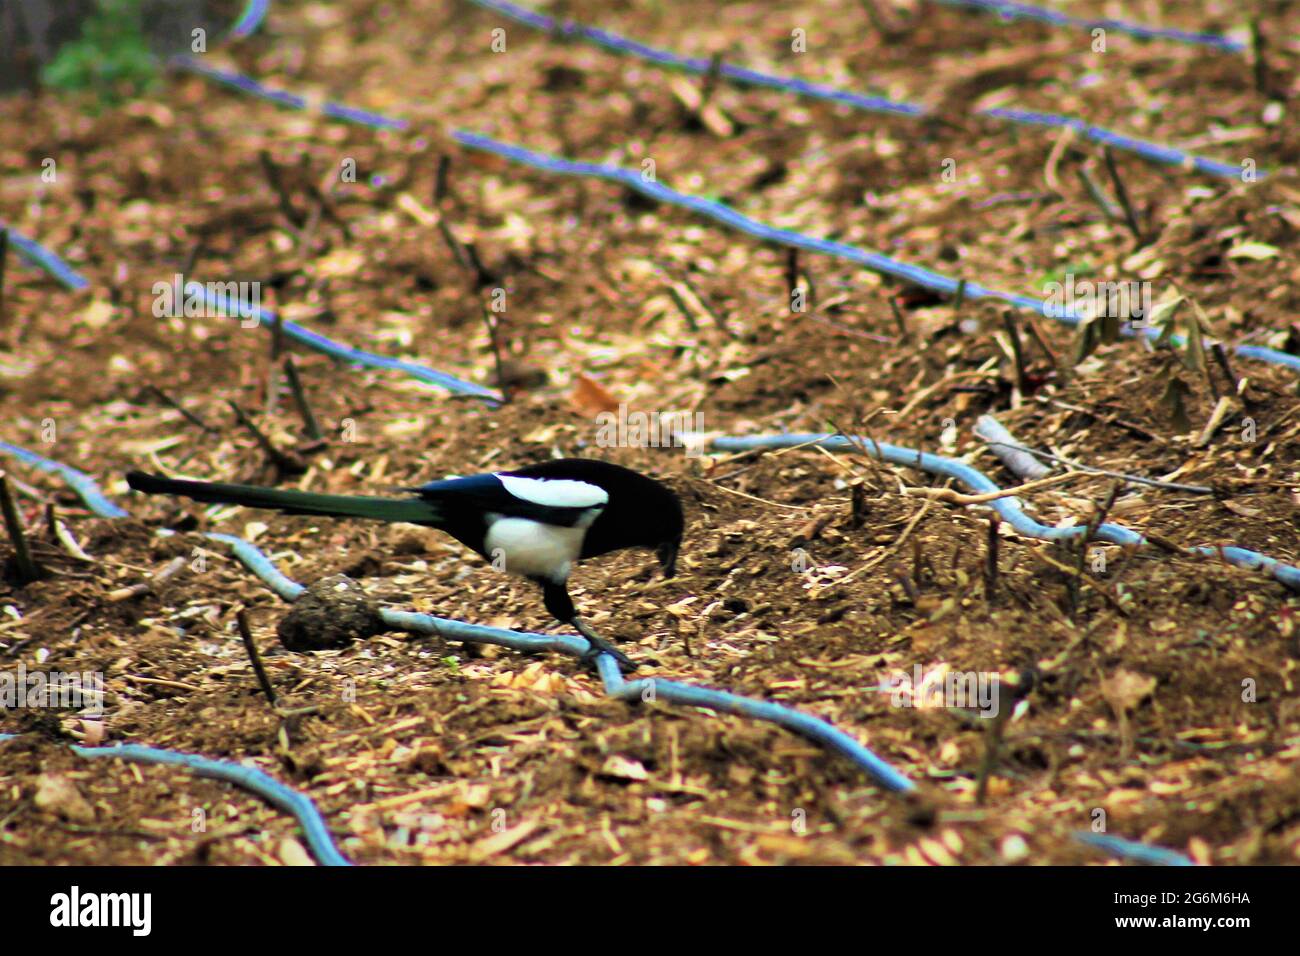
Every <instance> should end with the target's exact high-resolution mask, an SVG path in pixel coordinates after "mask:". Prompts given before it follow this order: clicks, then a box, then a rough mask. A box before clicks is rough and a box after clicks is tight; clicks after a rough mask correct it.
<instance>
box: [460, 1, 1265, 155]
mask: <svg viewBox="0 0 1300 956" xmlns="http://www.w3.org/2000/svg"><path fill="white" fill-rule="evenodd" d="M469 2H470V3H473V4H474V5H475V6H479V7H482V8H484V9H485V10H491V11H492V12H494V13H499V14H501V15H502V16H505V17H509V18H510V19H512V20H514V21H516V22H517V23H522V24H525V25H526V26H530V27H535V28H536V29H538V30H544V31H546V32H547V33H550V34H552V35H558V36H561V37H564V38H566V39H579V40H584V41H586V42H588V43H591V44H594V45H595V46H598V47H601V48H602V49H605V50H609V51H611V52H613V53H619V54H625V55H628V56H634V57H638V58H639V59H642V60H645V61H647V62H650V63H654V64H655V65H656V66H661V67H664V68H665V69H675V70H682V71H684V72H686V73H695V74H700V75H704V74H711V73H712V72H713V70H714V65H713V61H712V60H709V59H707V58H702V57H689V56H683V55H682V54H680V53H674V52H673V51H672V50H664V49H661V48H658V47H652V46H647V45H646V44H644V43H639V42H638V41H636V40H632V39H629V38H627V37H624V36H620V35H619V34H617V33H611V32H610V31H608V30H602V29H600V28H599V27H589V26H586V25H584V24H581V23H575V22H573V21H572V20H563V21H561V20H557V19H555V18H553V17H548V16H545V15H543V14H540V13H537V12H535V11H533V10H529V9H527V8H526V7H521V6H519V5H518V4H514V3H510V2H509V0H469ZM717 75H718V76H721V77H723V78H724V79H728V80H734V81H735V82H737V83H742V84H745V85H748V86H757V87H762V88H764V89H771V90H779V91H780V92H782V93H793V94H795V95H797V96H807V97H809V98H811V99H817V100H824V101H826V102H828V103H843V104H845V105H847V106H851V107H853V108H855V109H859V110H865V111H866V112H869V113H892V114H896V115H900V116H912V117H924V116H929V115H932V114H931V112H930V110H928V109H926V107H925V106H923V105H921V104H919V103H906V102H902V101H899V100H891V99H887V98H885V97H882V96H868V95H866V94H863V93H855V92H853V91H852V90H844V89H840V88H839V87H834V86H827V85H825V84H822V83H810V82H808V81H807V80H801V79H799V78H798V77H792V76H780V75H778V74H773V73H762V72H759V71H758V70H751V69H749V68H748V67H743V66H736V65H734V64H731V63H719V64H718V66H717ZM976 115H979V116H988V117H991V118H993V119H998V120H1003V121H1004V122H1008V123H1017V124H1020V125H1022V126H1050V127H1058V128H1061V127H1068V128H1069V129H1072V130H1074V131H1075V133H1076V134H1078V135H1079V136H1081V137H1083V138H1085V139H1089V140H1092V141H1093V142H1095V143H1101V144H1102V145H1105V146H1113V147H1115V148H1116V149H1122V150H1126V151H1128V152H1131V153H1135V154H1136V155H1138V156H1141V157H1142V158H1143V159H1148V160H1151V161H1153V162H1157V163H1168V164H1170V165H1174V166H1181V167H1184V168H1189V169H1195V170H1198V171H1200V172H1203V173H1206V174H1208V175H1211V176H1222V177H1225V178H1228V179H1238V180H1240V179H1241V166H1239V165H1236V164H1233V163H1223V162H1219V161H1218V160H1214V159H1207V158H1205V157H1203V156H1196V155H1193V154H1192V153H1188V152H1185V151H1183V150H1180V149H1175V148H1174V147H1172V146H1164V145H1161V144H1160V143H1152V142H1149V141H1148V140H1144V139H1138V138H1137V137H1135V136H1129V135H1127V134H1125V133H1119V132H1116V131H1114V130H1110V129H1106V128H1105V127H1104V126H1094V125H1092V124H1091V123H1087V122H1085V121H1084V120H1081V119H1077V118H1075V117H1071V116H1063V115H1061V114H1059V113H1040V112H1035V111H1031V110H1019V109H1003V108H995V109H984V110H979V111H978V112H977V114H976ZM1264 175H1265V174H1263V173H1256V178H1262V177H1263V176H1264Z"/></svg>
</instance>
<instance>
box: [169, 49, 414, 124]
mask: <svg viewBox="0 0 1300 956" xmlns="http://www.w3.org/2000/svg"><path fill="white" fill-rule="evenodd" d="M169 62H170V63H171V65H172V66H175V67H178V68H179V69H182V70H187V71H189V72H190V73H194V74H197V75H198V76H204V77H207V78H208V79H210V80H215V81H216V82H218V83H221V84H222V85H224V86H228V87H230V88H231V89H234V90H239V91H240V92H241V93H248V94H250V95H252V96H256V97H258V98H259V99H263V100H267V101H269V102H271V103H275V104H276V105H277V106H283V107H285V108H286V109H292V110H306V109H308V108H309V107H310V106H311V101H309V100H308V99H307V98H306V97H305V96H299V95H298V94H296V93H286V92H284V91H283V90H273V89H271V88H270V87H268V86H265V85H263V84H261V83H259V82H258V81H257V80H255V79H253V78H252V77H249V76H244V75H243V74H242V73H236V72H235V71H234V70H223V69H220V68H218V67H215V66H209V65H208V64H206V63H204V62H202V61H201V60H199V59H196V58H195V57H192V56H187V55H178V56H174V57H172V58H171V60H170V61H169ZM320 111H321V113H323V114H324V115H325V116H328V117H330V118H331V119H338V120H343V121H345V122H349V123H355V124H357V125H360V126H368V127H370V128H372V129H390V130H404V129H407V128H408V127H409V126H410V123H408V122H407V121H406V120H404V119H398V118H394V117H391V116H384V115H383V114H382V113H376V112H374V111H373V110H365V109H359V108H357V107H353V106H346V105H344V104H342V103H334V102H326V103H323V104H321V106H320Z"/></svg>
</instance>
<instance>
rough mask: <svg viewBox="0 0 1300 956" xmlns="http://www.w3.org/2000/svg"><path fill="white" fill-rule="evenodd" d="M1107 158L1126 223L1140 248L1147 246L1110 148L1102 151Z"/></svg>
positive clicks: (1112, 182) (1112, 183)
mask: <svg viewBox="0 0 1300 956" xmlns="http://www.w3.org/2000/svg"><path fill="white" fill-rule="evenodd" d="M1102 153H1103V155H1104V156H1105V157H1106V171H1107V172H1108V173H1110V182H1111V185H1112V186H1113V187H1114V188H1115V196H1116V197H1117V198H1118V199H1119V204H1120V208H1122V209H1123V210H1124V221H1125V223H1126V224H1127V225H1128V228H1129V232H1131V233H1133V238H1134V239H1136V240H1137V244H1138V246H1144V245H1146V237H1145V236H1143V234H1142V226H1141V225H1140V224H1139V223H1138V217H1137V212H1136V210H1134V208H1133V202H1132V200H1131V199H1129V195H1128V190H1127V189H1125V188H1124V180H1123V179H1121V178H1120V175H1119V167H1118V166H1116V165H1115V154H1114V153H1112V152H1111V151H1110V147H1109V146H1108V147H1106V148H1105V149H1104V150H1102Z"/></svg>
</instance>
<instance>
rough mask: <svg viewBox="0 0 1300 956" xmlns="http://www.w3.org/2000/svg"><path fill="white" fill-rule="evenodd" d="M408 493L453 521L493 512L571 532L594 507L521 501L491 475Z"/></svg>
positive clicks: (437, 483)
mask: <svg viewBox="0 0 1300 956" xmlns="http://www.w3.org/2000/svg"><path fill="white" fill-rule="evenodd" d="M404 490H406V491H410V492H411V493H412V494H416V495H419V496H420V497H421V498H422V499H423V500H425V501H427V502H430V503H431V504H436V505H438V506H439V510H440V511H441V513H442V514H444V515H446V516H449V517H450V516H454V515H456V514H458V513H459V514H460V515H462V516H467V513H468V512H477V513H479V514H487V513H489V512H493V513H496V514H499V515H504V516H506V517H507V518H528V519H529V520H531V521H540V522H543V523H545V524H552V525H559V526H560V527H565V528H571V527H573V525H575V524H577V523H578V521H579V520H580V519H581V518H582V517H583V516H584V515H586V514H588V513H589V512H590V510H591V506H590V505H584V506H581V507H577V506H575V507H564V506H557V505H550V504H542V503H539V502H536V501H530V500H528V499H527V498H521V497H519V496H518V495H515V494H512V493H511V492H510V491H509V490H507V488H506V486H505V485H504V484H503V483H502V481H501V479H500V478H498V477H497V476H496V475H490V474H485V475H469V476H467V477H465V478H448V479H446V480H444V481H431V482H429V483H428V484H426V485H420V486H419V487H418V488H407V489H404Z"/></svg>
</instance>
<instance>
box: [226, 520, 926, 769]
mask: <svg viewBox="0 0 1300 956" xmlns="http://www.w3.org/2000/svg"><path fill="white" fill-rule="evenodd" d="M205 537H207V538H209V539H211V540H214V541H221V542H223V543H225V544H228V545H230V546H231V548H232V550H233V553H234V555H235V557H236V558H238V559H239V560H240V561H241V562H242V563H243V564H244V566H245V567H247V568H248V569H249V570H250V571H252V572H253V573H254V574H255V575H257V577H258V578H260V579H261V580H262V581H263V582H264V583H265V584H266V585H267V586H268V587H270V588H271V590H272V591H274V592H275V593H276V594H277V595H279V596H280V597H282V598H284V599H285V600H286V601H293V600H295V599H296V598H297V597H298V596H299V595H300V594H301V593H302V592H303V590H304V588H303V586H302V585H301V584H298V583H297V582H295V581H293V580H291V579H290V578H288V577H286V576H285V575H284V574H283V573H282V572H281V571H280V570H279V568H277V567H276V566H275V564H274V563H273V562H272V561H271V560H270V559H269V558H268V557H267V556H266V555H265V554H264V553H262V551H261V550H260V549H258V548H257V547H256V546H255V545H253V544H250V543H249V542H247V541H245V540H243V539H242V538H238V537H236V536H235V535H231V534H219V533H209V534H207V535H205ZM380 616H381V617H382V618H383V619H384V622H385V623H386V624H388V625H389V626H390V627H392V628H394V629H397V630H403V631H412V632H415V633H421V634H432V635H436V636H439V637H444V638H451V639H452V640H457V641H469V642H471V643H478V644H496V645H498V646H500V647H508V648H511V649H513V650H517V651H523V652H525V653H539V652H542V651H558V652H560V653H562V654H569V655H571V656H573V657H582V656H584V655H585V654H586V653H587V652H588V650H589V647H590V645H588V644H587V641H586V639H585V638H582V637H577V636H574V635H567V634H532V633H529V632H526V631H511V630H506V629H505V628H500V627H487V626H484V625H481V624H467V623H465V622H464V621H454V620H451V619H450V618H445V617H435V616H433V615H431V614H419V613H416V612H413V611H391V610H388V609H387V608H385V609H382V610H381V611H380ZM596 665H597V668H598V669H599V671H600V675H601V678H602V680H603V681H604V684H605V689H606V691H607V692H608V693H609V694H610V695H611V696H614V697H618V698H620V699H622V700H632V699H648V698H649V697H650V696H653V698H654V699H656V700H659V699H662V700H666V701H669V702H670V703H674V704H681V705H683V706H686V707H706V708H709V709H711V710H719V711H725V712H726V713H729V714H737V715H739V716H742V717H750V718H753V719H754V720H763V721H768V722H770V723H774V724H778V725H780V726H782V727H785V728H787V729H789V730H792V731H794V732H795V733H798V734H802V735H803V736H805V737H808V738H809V739H811V740H813V741H814V742H816V743H819V744H821V745H823V746H825V747H827V748H828V749H831V750H834V751H837V752H838V753H840V754H842V755H843V756H845V757H847V758H848V759H849V760H850V761H852V762H853V763H854V764H856V765H857V766H858V767H860V768H861V769H862V770H863V771H865V772H866V773H867V775H868V776H869V777H871V779H872V780H874V781H875V782H876V783H877V784H878V785H879V786H881V787H883V788H884V789H886V790H888V791H890V792H891V793H911V792H913V791H914V790H915V789H916V785H915V784H913V783H912V782H911V781H910V780H908V779H907V777H905V776H903V775H902V774H901V773H899V772H898V771H897V770H895V769H894V768H893V767H891V766H890V765H889V764H888V763H886V762H885V761H884V760H882V759H881V758H880V757H878V756H876V755H875V754H874V753H872V752H871V751H870V750H868V749H867V748H866V747H864V746H862V744H860V743H858V741H857V740H855V739H854V738H852V737H850V736H849V735H848V734H846V733H844V731H842V730H838V729H836V728H835V727H833V726H832V725H831V724H829V723H827V722H826V721H824V720H822V719H821V718H818V717H813V716H811V715H810V714H805V713H801V712H800V711H797V710H792V709H790V708H789V707H782V706H781V705H780V704H772V703H768V702H766V701H758V700H751V699H749V698H747V697H741V696H739V695H738V694H730V693H727V692H725V691H720V690H712V689H709V688H704V687H692V686H690V685H688V684H681V683H678V682H677V681H666V680H660V679H658V678H652V679H648V680H636V681H630V682H625V681H624V680H623V678H622V675H621V674H620V673H619V669H618V662H617V661H615V660H614V658H613V656H612V655H610V654H601V655H599V656H598V657H597V658H596Z"/></svg>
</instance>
